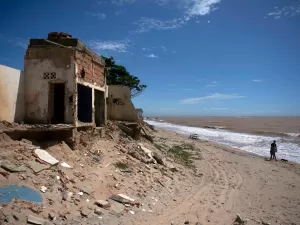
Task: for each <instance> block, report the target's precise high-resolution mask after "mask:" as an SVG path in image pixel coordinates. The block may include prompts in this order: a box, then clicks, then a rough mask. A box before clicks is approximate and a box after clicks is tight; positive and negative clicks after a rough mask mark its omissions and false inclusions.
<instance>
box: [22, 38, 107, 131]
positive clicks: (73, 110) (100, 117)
mask: <svg viewBox="0 0 300 225" xmlns="http://www.w3.org/2000/svg"><path fill="white" fill-rule="evenodd" d="M24 84H25V89H24V93H25V114H24V121H25V123H35V124H57V123H60V124H62V123H66V124H72V125H74V126H75V127H80V126H88V125H91V126H93V125H95V126H97V127H98V126H102V125H104V124H105V121H106V93H107V86H106V79H105V62H104V60H103V59H102V58H101V57H100V56H98V55H97V54H96V53H94V52H93V51H92V50H90V49H89V48H88V47H87V46H86V45H85V44H83V43H82V42H81V41H80V40H78V39H74V38H72V37H71V36H70V35H63V34H62V35H61V36H60V35H59V34H56V33H50V34H49V35H48V39H47V40H45V39H30V43H29V46H28V49H27V51H26V55H25V60H24Z"/></svg>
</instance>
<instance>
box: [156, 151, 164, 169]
mask: <svg viewBox="0 0 300 225" xmlns="http://www.w3.org/2000/svg"><path fill="white" fill-rule="evenodd" d="M153 158H154V159H155V160H156V162H157V163H159V164H160V165H163V166H165V165H166V159H165V158H164V157H163V156H162V155H161V154H159V153H157V152H153Z"/></svg>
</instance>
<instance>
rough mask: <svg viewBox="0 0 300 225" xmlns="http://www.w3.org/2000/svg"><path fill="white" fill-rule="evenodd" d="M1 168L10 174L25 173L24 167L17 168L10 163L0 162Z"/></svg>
mask: <svg viewBox="0 0 300 225" xmlns="http://www.w3.org/2000/svg"><path fill="white" fill-rule="evenodd" d="M1 167H2V168H3V169H5V170H7V171H9V172H11V173H18V172H26V167H25V166H17V165H15V164H13V163H11V162H1Z"/></svg>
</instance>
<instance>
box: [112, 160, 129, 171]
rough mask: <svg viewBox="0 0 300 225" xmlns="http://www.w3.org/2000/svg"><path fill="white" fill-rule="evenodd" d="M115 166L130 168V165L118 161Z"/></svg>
mask: <svg viewBox="0 0 300 225" xmlns="http://www.w3.org/2000/svg"><path fill="white" fill-rule="evenodd" d="M115 166H116V167H117V168H118V169H119V170H129V169H130V168H129V166H128V165H127V164H126V163H123V162H116V163H115Z"/></svg>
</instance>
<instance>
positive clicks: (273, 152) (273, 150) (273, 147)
mask: <svg viewBox="0 0 300 225" xmlns="http://www.w3.org/2000/svg"><path fill="white" fill-rule="evenodd" d="M276 152H277V145H276V141H273V143H272V144H271V149H270V155H271V156H270V160H272V159H275V160H276V161H277V159H276Z"/></svg>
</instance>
